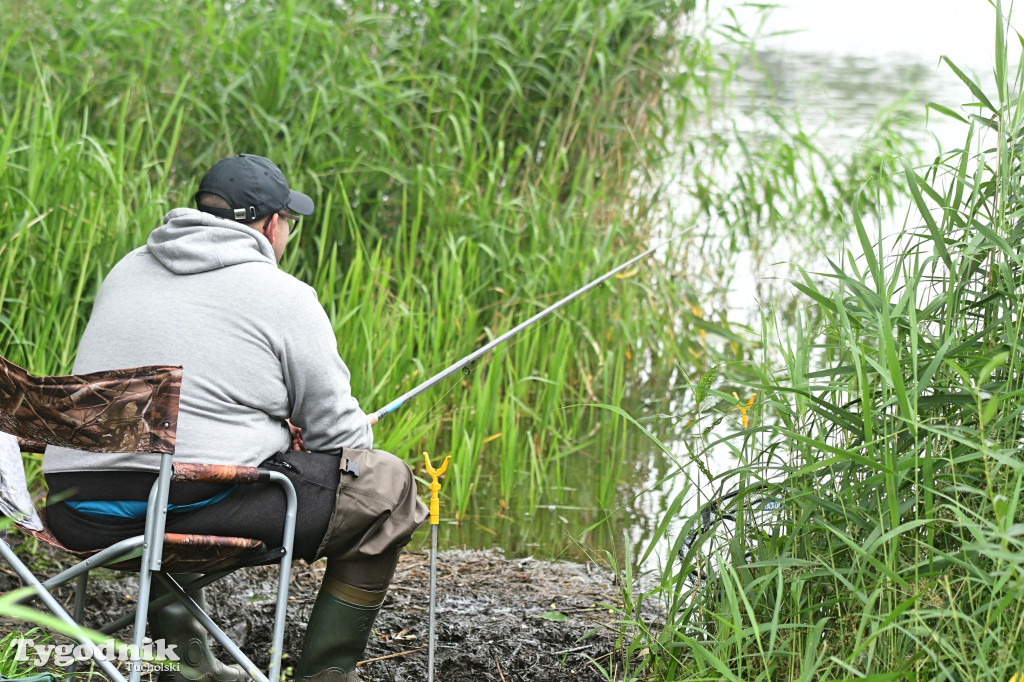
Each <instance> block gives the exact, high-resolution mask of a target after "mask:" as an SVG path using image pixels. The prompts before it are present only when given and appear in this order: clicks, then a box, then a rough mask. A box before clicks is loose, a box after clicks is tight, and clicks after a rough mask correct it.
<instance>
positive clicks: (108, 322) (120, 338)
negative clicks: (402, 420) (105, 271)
mask: <svg viewBox="0 0 1024 682" xmlns="http://www.w3.org/2000/svg"><path fill="white" fill-rule="evenodd" d="M147 364H172V365H182V366H183V368H184V380H183V383H182V392H181V414H180V417H179V425H178V447H177V455H176V457H177V458H178V459H180V460H181V461H195V462H209V463H218V462H223V463H232V464H244V465H251V466H256V465H258V464H259V463H260V462H262V461H263V460H265V459H267V457H269V456H271V455H273V454H274V453H276V452H281V451H284V450H286V449H287V448H288V446H289V444H290V441H291V438H290V435H289V431H288V428H287V425H286V423H285V420H286V419H289V418H290V419H292V420H293V422H294V423H295V424H296V425H298V426H301V427H303V429H304V431H305V434H304V436H305V441H306V442H305V444H306V447H308V448H309V449H312V450H317V451H324V452H330V451H337V450H338V449H339V448H341V447H343V446H344V447H350V448H368V447H371V446H372V440H373V434H372V431H371V429H370V426H369V424H368V422H367V419H366V416H365V414H364V413H363V412H362V411H361V410H360V409H359V407H358V403H357V402H356V401H355V399H354V398H352V396H351V392H350V389H349V372H348V369H347V368H346V367H345V365H344V363H343V362H342V360H341V359H340V357H339V356H338V352H337V345H336V341H335V337H334V332H333V330H332V328H331V325H330V322H329V320H328V319H327V316H326V314H325V313H324V311H323V308H322V307H321V306H320V304H319V302H318V301H317V298H316V294H315V292H314V291H313V289H312V288H310V287H309V286H307V285H305V284H303V283H302V282H300V281H299V280H297V279H295V278H294V277H292V276H290V275H288V274H286V273H284V272H282V271H280V270H279V269H278V268H277V263H276V259H275V258H274V253H273V251H272V250H271V248H270V244H269V243H268V242H267V240H266V239H265V238H263V237H262V235H260V234H259V233H258V232H257V231H255V230H253V229H251V228H249V227H246V226H243V225H238V224H236V223H232V222H231V221H227V220H223V219H220V218H216V217H214V216H211V215H209V214H206V213H202V212H200V211H195V210H192V209H175V210H174V211H171V212H170V213H169V214H168V215H167V217H166V218H165V224H164V225H163V226H161V227H160V228H158V229H157V230H155V231H154V232H153V234H152V235H151V236H150V238H149V241H148V243H147V245H146V246H144V247H141V248H139V249H136V250H135V251H133V252H132V253H130V254H129V255H128V256H126V257H125V258H124V259H123V260H122V261H121V262H120V263H118V264H117V266H115V267H114V269H113V270H112V271H111V272H110V274H109V275H108V277H107V279H106V280H105V281H104V283H103V286H102V287H101V289H100V292H99V294H98V296H97V299H96V303H95V305H94V308H93V311H92V315H91V317H90V320H89V324H88V326H87V328H86V330H85V333H84V334H83V337H82V341H81V344H80V346H79V350H78V355H77V358H76V362H75V371H76V372H87V371H95V370H100V369H112V368H117V367H131V366H138V365H147ZM155 465H156V459H155V458H152V459H151V460H147V459H144V458H140V457H139V456H138V455H112V456H111V458H110V459H109V460H107V461H105V462H103V463H101V464H100V465H99V467H98V468H103V469H106V468H110V469H122V470H140V469H153V468H155ZM80 466H81V464H80V461H79V459H78V458H77V456H76V455H75V453H74V451H71V450H62V449H59V448H50V449H49V450H48V451H47V455H46V460H45V463H44V470H45V471H46V472H47V473H52V472H60V471H73V470H76V469H78V468H80Z"/></svg>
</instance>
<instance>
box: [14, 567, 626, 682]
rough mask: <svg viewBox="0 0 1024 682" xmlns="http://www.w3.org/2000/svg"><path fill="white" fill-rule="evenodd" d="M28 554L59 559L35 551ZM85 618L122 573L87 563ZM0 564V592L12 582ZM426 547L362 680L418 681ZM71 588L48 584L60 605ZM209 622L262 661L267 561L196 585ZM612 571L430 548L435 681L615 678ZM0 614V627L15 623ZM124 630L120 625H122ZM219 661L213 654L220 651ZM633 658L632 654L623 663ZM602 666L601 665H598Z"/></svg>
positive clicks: (292, 629)
mask: <svg viewBox="0 0 1024 682" xmlns="http://www.w3.org/2000/svg"><path fill="white" fill-rule="evenodd" d="M39 559H41V560H42V561H44V562H46V563H50V564H51V568H52V563H53V562H56V561H59V558H58V557H55V556H53V555H52V554H50V553H49V552H48V551H46V550H40V556H39ZM322 573H323V562H318V563H317V564H313V565H307V564H305V563H303V562H297V563H296V564H294V566H293V574H292V586H291V590H290V593H289V607H288V626H287V627H286V630H285V642H284V648H285V655H286V659H285V669H286V670H285V672H286V675H288V676H289V677H290V675H291V668H290V662H292V661H296V660H297V659H298V656H299V653H300V651H301V648H302V637H303V634H304V632H305V623H306V621H307V619H308V617H309V612H310V609H311V608H312V605H313V600H314V598H315V596H316V592H317V589H318V587H319V584H320V579H321V576H322ZM94 574H95V576H96V577H95V578H93V579H91V581H90V587H89V599H88V606H87V608H86V614H85V620H86V624H87V625H93V626H95V625H98V624H99V623H101V622H105V621H106V620H109V619H110V618H112V617H115V616H117V615H119V614H121V613H124V612H125V610H126V607H128V606H130V605H131V604H132V595H134V593H135V586H136V584H137V580H136V577H135V576H134V575H133V574H127V573H116V572H113V571H107V570H101V571H96V572H94ZM19 585H20V581H19V580H18V578H17V577H15V576H14V575H13V573H12V572H11V571H10V569H9V567H7V566H6V565H0V592H7V591H8V590H10V589H12V588H15V587H18V586H19ZM428 588H429V553H427V552H406V553H405V554H403V556H402V558H401V560H400V562H399V566H398V570H397V572H396V575H395V580H394V581H393V583H392V588H391V590H390V591H389V593H388V597H387V600H386V602H385V605H384V609H383V610H382V611H381V614H380V616H379V617H378V618H377V620H376V622H375V623H374V626H373V635H372V637H371V639H370V643H369V646H368V647H367V651H366V655H365V658H366V659H367V660H366V661H364V662H363V663H361V664H360V667H359V672H360V674H361V675H362V677H363V679H364V680H367V681H373V682H376V681H383V680H389V681H404V680H426V679H427V663H428V656H427V639H428V627H429V622H428V612H429V608H428V606H429V600H428ZM72 595H73V588H71V587H65V588H62V590H61V591H60V592H59V596H60V597H61V599H62V601H64V602H65V603H66V604H68V605H69V606H70V604H71V602H72ZM206 595H207V601H208V605H209V607H210V614H211V616H212V617H213V619H214V621H216V622H217V623H218V624H220V625H221V627H223V628H224V630H225V631H226V632H228V634H229V635H230V636H231V637H232V638H233V639H234V641H235V642H236V643H237V644H239V646H240V647H241V648H242V650H243V651H244V652H245V653H246V654H247V655H249V656H250V657H251V658H252V659H253V661H254V662H255V663H256V664H257V665H258V666H259V667H261V668H262V669H263V670H266V668H267V666H268V664H269V661H268V653H267V652H268V649H269V648H270V641H271V629H272V627H273V623H272V620H273V612H274V599H275V596H276V569H274V568H272V567H258V568H251V569H244V570H243V571H239V572H237V573H235V574H233V575H231V576H229V577H228V578H226V579H224V580H223V581H221V582H220V583H217V584H214V585H212V586H210V587H209V588H207V592H206ZM621 602H622V599H621V597H620V596H619V588H618V586H617V585H616V584H615V580H614V577H613V576H612V575H611V574H610V573H609V572H608V571H606V570H604V569H602V568H600V567H598V566H596V565H594V564H574V563H562V562H544V561H537V560H534V559H530V558H526V559H506V558H504V557H503V556H502V555H501V554H500V553H499V552H496V551H468V550H455V551H447V552H441V553H440V554H439V557H438V587H437V607H436V629H437V645H436V649H435V676H434V677H435V679H436V680H459V681H462V680H495V681H501V682H505V681H507V682H511V681H512V680H519V681H524V682H525V681H532V680H582V681H589V680H595V681H597V680H609V679H621V672H620V673H619V674H616V673H615V671H621V670H622V667H623V666H622V658H621V657H622V655H623V653H622V649H621V643H620V642H618V639H619V626H618V625H617V622H618V621H619V620H620V619H621V615H620V614H619V613H618V611H617V610H616V609H615V608H614V607H616V606H617V605H620V604H621ZM27 627H28V626H26V625H25V624H24V623H19V622H17V621H11V620H10V619H6V620H5V619H3V618H2V617H0V633H6V632H8V631H11V630H22V631H23V630H25V629H27ZM120 637H121V638H122V639H127V638H128V637H130V629H129V630H127V631H122V633H121V634H120ZM221 658H224V656H222V657H221ZM634 663H635V662H634ZM608 671H611V672H608Z"/></svg>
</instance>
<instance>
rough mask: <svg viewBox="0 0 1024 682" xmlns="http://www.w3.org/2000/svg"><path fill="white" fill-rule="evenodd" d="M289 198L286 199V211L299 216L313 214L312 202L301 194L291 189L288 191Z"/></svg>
mask: <svg viewBox="0 0 1024 682" xmlns="http://www.w3.org/2000/svg"><path fill="white" fill-rule="evenodd" d="M288 192H289V193H290V195H291V196H289V198H288V210H289V211H291V212H292V213H297V214H299V215H312V214H313V200H312V199H310V198H309V197H307V196H306V195H305V194H303V193H302V192H296V191H295V190H293V189H290V190H288Z"/></svg>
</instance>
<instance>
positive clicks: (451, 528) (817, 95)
mask: <svg viewBox="0 0 1024 682" xmlns="http://www.w3.org/2000/svg"><path fill="white" fill-rule="evenodd" d="M726 4H728V5H729V6H731V7H733V9H734V11H735V18H736V21H737V22H738V24H739V25H740V26H741V27H742V29H743V30H744V31H745V32H746V33H748V34H756V35H759V36H760V37H759V38H758V40H757V45H758V49H757V50H756V53H755V54H756V62H757V64H758V65H759V67H760V69H757V68H754V66H753V65H752V63H747V64H746V65H745V66H743V67H742V68H741V69H740V73H739V78H737V79H736V81H735V83H734V85H733V94H734V95H735V100H734V103H733V104H732V105H731V107H730V108H729V109H728V110H727V112H726V113H727V116H726V117H725V121H726V123H727V124H729V125H735V126H736V128H737V129H738V130H741V131H746V132H748V133H749V134H750V135H751V136H752V138H753V137H756V135H757V134H758V133H759V131H760V130H761V128H762V126H763V125H764V124H765V123H766V117H765V111H766V110H767V109H768V108H769V107H771V106H777V107H781V108H782V110H784V111H787V112H789V113H790V114H792V115H793V116H795V117H798V118H799V120H800V123H801V127H802V128H803V129H804V130H805V131H807V132H808V133H809V134H810V133H813V139H814V143H815V144H816V145H817V146H819V147H821V148H828V149H831V150H849V151H851V152H852V151H855V150H856V148H857V145H859V144H863V142H862V136H863V135H864V134H865V132H866V131H868V129H869V128H870V126H871V125H872V122H873V121H874V120H875V117H876V115H877V114H878V112H879V111H880V110H881V109H882V108H884V107H888V106H891V105H894V104H895V103H897V102H899V101H901V100H902V99H903V98H907V99H906V100H905V102H906V105H905V106H906V109H907V111H908V112H910V113H911V114H915V115H917V116H918V117H920V121H918V122H916V123H914V124H913V126H912V128H911V129H910V131H911V133H912V134H911V135H910V137H912V138H913V139H914V141H915V142H916V143H917V144H918V146H919V147H920V149H921V151H922V153H923V155H924V157H923V158H932V157H934V156H935V154H936V153H937V152H938V151H939V149H940V148H941V149H944V150H949V149H952V148H955V147H957V146H959V145H960V144H962V140H963V135H964V128H963V127H962V125H961V124H959V123H954V122H951V121H950V120H949V119H947V118H946V117H943V116H938V115H936V114H934V113H931V114H927V111H926V105H927V104H928V103H929V102H936V103H940V104H942V105H944V106H947V107H949V108H951V109H953V110H956V111H961V112H963V111H966V110H965V109H964V107H963V105H964V104H965V103H967V102H970V101H971V95H970V92H969V90H968V89H967V88H966V86H964V85H963V84H962V83H961V81H960V80H959V79H958V78H957V76H956V75H955V73H954V72H953V71H952V70H951V69H950V68H949V66H948V65H946V64H944V63H940V56H942V55H945V56H947V57H949V58H950V59H951V60H952V61H953V62H954V63H955V64H957V66H958V67H960V68H961V69H963V70H964V71H965V72H967V73H969V74H972V75H975V76H976V77H977V78H978V79H979V80H980V81H981V82H982V83H983V85H984V87H985V88H986V90H987V91H988V92H991V91H992V87H991V83H992V82H993V80H994V79H993V76H992V66H991V65H992V64H993V63H994V62H993V53H994V45H995V12H994V9H993V8H992V7H991V6H990V5H989V4H988V3H987V2H985V1H984V0H896V1H895V2H894V1H893V0H861V1H860V2H855V3H850V2H838V1H835V0H790V1H789V2H787V3H785V4H784V5H782V6H780V7H778V8H776V9H775V10H773V11H772V12H770V13H768V14H765V13H764V12H762V11H760V10H759V9H758V8H757V7H756V6H755V5H753V4H751V5H749V6H738V7H737V6H736V5H735V3H725V2H724V1H719V0H715V1H714V2H712V3H711V6H712V15H713V16H719V17H720V18H722V20H723V21H727V22H728V21H731V20H730V19H728V16H727V15H725V14H723V13H722V9H723V7H724V6H725V5H726ZM1012 42H1016V41H1015V40H1014V41H1012ZM1018 55H1019V44H1018V45H1017V52H1016V53H1015V54H1011V59H1016V57H1017V56H1018ZM1011 63H1013V62H1011ZM769 83H770V85H769ZM667 172H669V173H671V172H672V169H668V171H667ZM677 203H678V205H677V206H675V207H673V213H675V214H677V215H682V214H684V213H685V211H686V210H687V204H686V201H685V200H684V199H680V198H677ZM905 212H906V211H905V209H903V210H902V211H901V210H900V209H897V210H896V211H895V212H894V217H893V218H891V219H885V220H891V222H890V224H883V225H879V226H878V230H879V233H880V234H884V233H891V232H893V231H895V228H896V227H898V225H900V224H902V220H903V216H902V215H900V214H901V213H905ZM848 246H849V245H843V248H847V247H848ZM734 258H735V260H734V263H733V268H732V270H733V272H734V273H737V274H736V275H735V276H733V277H732V279H731V280H730V281H729V283H728V287H727V288H726V291H725V292H724V294H723V297H724V304H723V305H724V309H725V311H726V313H725V314H727V315H728V316H729V318H730V319H732V320H735V321H736V322H738V323H740V324H749V325H754V326H756V320H757V315H758V311H759V310H760V309H761V308H762V307H763V305H764V303H765V302H764V300H762V299H761V298H759V297H758V296H752V295H751V294H750V292H751V291H761V292H764V291H768V292H777V291H778V290H779V289H778V287H779V286H782V287H785V282H786V280H787V279H788V278H789V277H790V276H791V275H792V273H793V270H792V268H793V266H794V265H803V266H805V267H813V266H814V263H813V262H809V261H808V260H807V259H806V258H805V257H804V254H801V253H799V251H798V250H794V249H793V248H792V245H790V246H789V247H787V246H786V245H784V244H783V245H781V247H780V250H779V251H777V252H775V253H771V254H767V255H766V254H760V255H759V256H757V257H755V256H754V255H752V254H749V253H737V254H734ZM765 282H770V283H772V284H771V286H768V287H764V286H762V285H763V284H764V283H765ZM650 404H654V405H657V406H658V407H657V408H656V409H659V410H662V411H664V410H665V409H666V405H667V406H669V407H668V409H669V410H670V409H671V402H670V401H669V402H664V401H662V400H660V399H654V400H652V401H650ZM650 404H647V405H642V404H637V405H633V406H624V407H626V409H627V411H631V410H635V411H631V414H637V415H642V414H644V413H645V410H648V411H649V410H650V409H651V407H650ZM734 416H735V417H736V419H734V420H733V421H736V420H738V414H737V415H734ZM600 418H601V416H600V415H595V419H600ZM606 418H607V417H606ZM730 428H735V424H732V425H731V426H730ZM667 445H668V449H669V450H670V451H672V452H673V453H674V454H675V458H673V457H671V456H667V455H666V454H664V453H663V452H662V451H660V450H659V449H658V448H655V447H652V445H651V442H650V440H649V439H647V438H646V437H645V436H643V435H642V434H640V433H639V432H638V431H637V430H636V429H630V430H627V431H626V432H625V435H624V436H623V437H622V440H621V442H619V443H617V444H616V447H621V448H624V449H625V450H626V451H627V452H631V453H635V456H634V458H633V460H632V461H631V462H630V464H629V465H628V466H627V467H626V469H625V470H623V471H621V472H618V477H619V478H620V483H619V486H618V487H619V491H618V495H617V502H616V505H614V506H613V507H612V508H611V509H605V508H602V505H601V504H600V503H599V502H598V500H599V498H600V496H599V495H598V492H597V491H596V490H595V488H596V487H597V486H596V485H595V480H596V479H598V478H599V477H600V467H601V466H602V464H601V462H600V461H599V460H597V459H595V460H588V461H587V462H586V463H585V465H582V466H572V467H567V468H566V473H567V476H566V477H565V480H564V484H565V487H564V488H563V489H561V490H558V491H553V492H552V493H550V494H549V495H547V496H546V498H542V499H541V503H540V504H539V505H538V506H537V507H536V508H535V509H524V508H523V506H522V505H516V504H515V501H501V502H502V503H497V502H498V500H497V494H496V493H495V494H492V493H493V492H494V491H493V490H492V489H491V487H494V488H496V486H497V482H496V481H492V480H491V479H490V477H489V476H488V475H487V472H483V474H482V476H481V481H480V485H481V487H480V489H479V490H478V492H477V495H476V498H477V499H478V500H485V502H479V503H477V504H476V505H475V506H474V507H473V508H472V509H471V510H470V512H469V513H468V514H467V516H466V517H465V518H464V519H463V522H462V523H460V524H454V523H444V522H443V523H442V526H441V528H440V538H441V539H440V546H441V547H442V548H461V547H467V548H490V547H499V548H502V549H504V550H505V551H506V552H507V553H508V554H509V555H510V556H525V555H533V556H536V557H538V558H562V559H571V560H581V559H585V558H586V557H587V555H588V551H589V550H588V549H587V548H590V550H597V551H602V550H612V551H615V552H616V553H618V554H620V555H621V553H622V550H623V549H624V547H625V546H628V548H629V549H630V551H631V553H632V554H633V556H637V555H638V553H639V552H641V551H643V549H644V548H646V546H647V544H648V543H647V539H648V538H649V537H651V535H652V534H653V533H654V529H655V528H657V527H658V525H659V524H660V523H661V522H662V520H663V518H664V517H665V515H666V510H667V509H668V508H669V506H670V505H671V503H672V500H674V499H675V498H676V497H677V496H678V495H680V494H681V493H683V494H684V496H688V501H687V503H686V504H685V505H684V506H683V508H682V509H681V510H680V511H679V512H677V513H676V514H675V515H674V518H672V519H669V533H668V536H669V538H670V539H674V538H675V537H676V534H677V532H678V529H679V527H680V526H681V525H682V523H683V522H684V520H685V518H686V517H687V516H688V515H690V514H692V513H693V512H694V511H695V510H696V508H697V496H696V494H695V491H696V490H697V489H698V488H699V487H700V486H701V476H700V475H699V474H698V472H697V470H696V467H692V466H684V467H683V468H684V469H685V475H683V476H675V477H671V476H670V474H671V473H672V472H674V471H678V470H679V468H680V464H679V462H677V461H673V460H674V459H679V460H683V459H685V452H686V444H685V443H683V442H679V441H677V442H669V443H667ZM705 464H706V466H707V467H708V468H709V469H710V470H711V471H712V472H713V473H716V474H717V473H720V472H722V471H726V470H728V469H729V468H730V467H732V466H734V464H735V460H734V456H733V454H732V453H731V451H730V450H728V449H717V450H715V451H713V452H711V453H710V454H709V455H708V457H707V461H706V462H705ZM489 486H491V487H489ZM706 494H707V491H704V495H706ZM442 498H443V493H442ZM506 504H507V505H508V511H506ZM609 512H614V513H609ZM442 516H444V515H442ZM588 529H589V530H588ZM577 540H581V541H582V544H577V542H576V541H577ZM415 542H416V543H419V545H420V546H422V545H423V544H426V534H425V533H423V534H420V536H419V538H418V539H417V541H415ZM414 544H415V543H414ZM669 549H670V548H669V547H668V546H665V547H662V548H659V549H658V550H657V551H655V552H653V553H652V554H651V555H650V556H649V557H648V558H647V560H646V561H645V568H651V569H657V568H658V566H660V565H663V564H664V562H665V561H666V560H667V558H668V557H667V554H668V553H669Z"/></svg>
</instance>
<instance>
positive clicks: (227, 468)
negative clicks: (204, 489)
mask: <svg viewBox="0 0 1024 682" xmlns="http://www.w3.org/2000/svg"><path fill="white" fill-rule="evenodd" d="M267 479H269V472H267V471H263V470H262V469H257V468H256V467H242V466H232V465H230V464H188V463H185V462H174V464H173V469H172V473H171V482H172V483H181V482H187V481H191V482H203V483H236V484H241V485H247V484H252V483H256V482H257V481H261V480H267Z"/></svg>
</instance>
